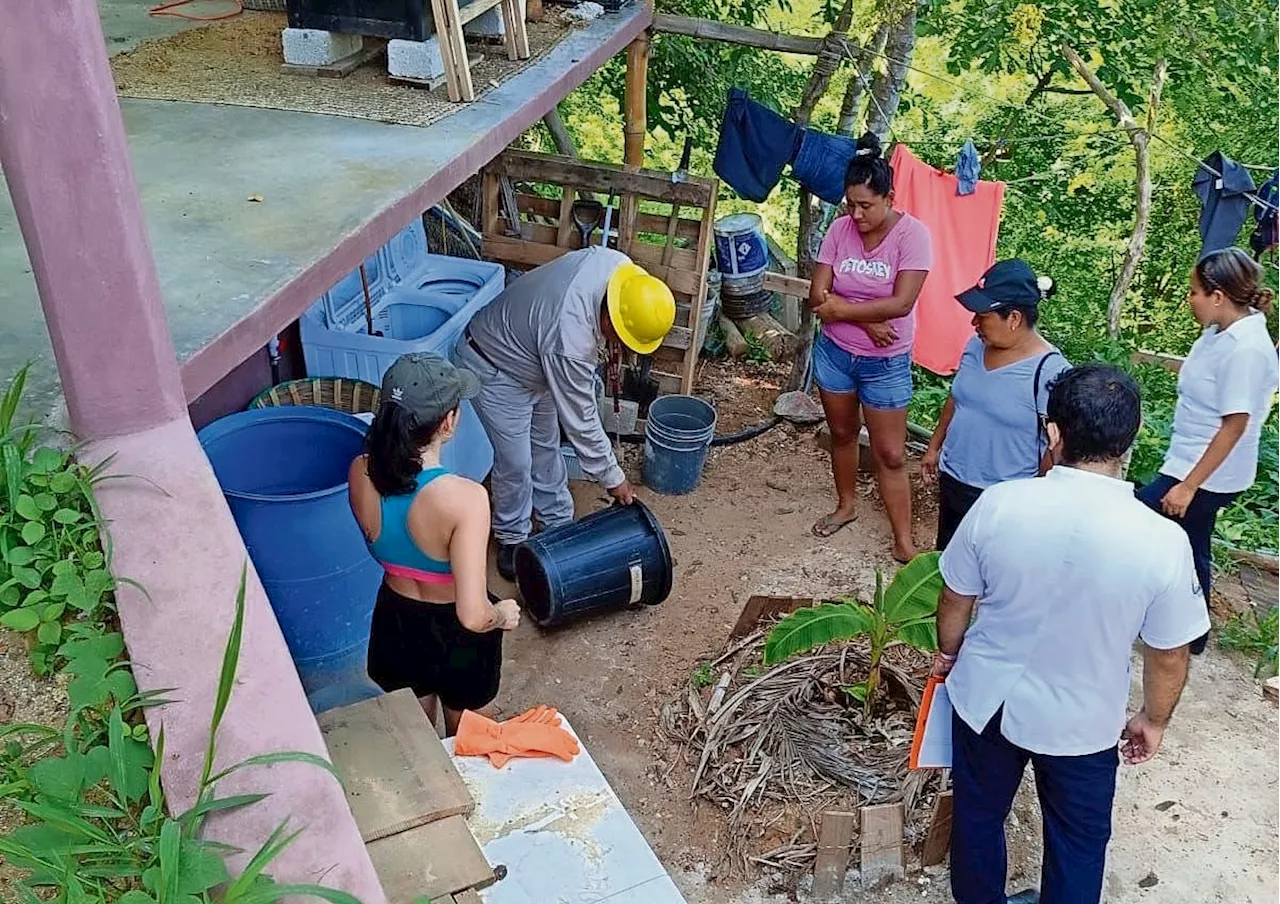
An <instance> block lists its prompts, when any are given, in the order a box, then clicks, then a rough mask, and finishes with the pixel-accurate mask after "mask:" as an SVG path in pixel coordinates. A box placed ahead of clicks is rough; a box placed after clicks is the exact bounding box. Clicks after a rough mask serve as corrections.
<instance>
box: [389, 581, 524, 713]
mask: <svg viewBox="0 0 1280 904" xmlns="http://www.w3.org/2000/svg"><path fill="white" fill-rule="evenodd" d="M502 633H503V632H502V631H498V630H494V631H486V632H485V633H484V634H476V633H475V632H474V631H468V630H467V629H466V628H464V627H463V626H462V622H460V621H458V612H457V608H456V607H455V606H454V605H453V604H452V603H424V602H421V601H419V600H413V599H409V598H408V597H406V596H401V595H400V594H398V593H396V592H395V591H394V590H392V589H391V588H390V587H388V586H387V585H386V584H383V585H382V589H381V590H379V591H378V602H377V605H375V606H374V607H373V626H372V628H371V630H370V634H369V677H370V678H372V679H373V680H374V682H376V683H377V685H378V686H379V687H381V688H382V689H383V690H384V691H387V692H390V691H398V690H400V689H401V688H405V687H411V688H413V692H414V694H416V695H417V696H419V697H427V696H431V695H435V696H437V697H439V698H440V702H441V703H443V704H444V705H445V706H447V707H448V708H449V709H453V710H463V709H471V710H475V709H479V708H480V707H482V706H485V705H486V704H488V703H489V702H491V701H492V700H493V698H494V697H496V696H498V682H499V680H500V679H501V677H502Z"/></svg>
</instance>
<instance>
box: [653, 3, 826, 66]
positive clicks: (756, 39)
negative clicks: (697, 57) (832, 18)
mask: <svg viewBox="0 0 1280 904" xmlns="http://www.w3.org/2000/svg"><path fill="white" fill-rule="evenodd" d="M653 30H654V31H655V32H658V33H659V34H670V35H688V36H689V37H691V38H702V39H704V40H708V41H724V42H726V43H729V44H741V45H742V46H744V47H759V48H760V49H761V50H776V51H778V52H780V53H802V54H807V55H809V56H816V55H817V54H819V53H821V51H822V47H823V42H824V40H825V39H823V38H806V37H801V36H798V35H783V34H778V33H777V32H772V31H765V30H764V29H762V28H750V27H749V26H746V25H729V24H727V23H725V22H717V21H714V20H712V19H698V18H694V17H693V16H673V15H668V14H666V13H658V14H657V15H655V16H654V17H653Z"/></svg>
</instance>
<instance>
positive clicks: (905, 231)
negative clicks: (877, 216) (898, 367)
mask: <svg viewBox="0 0 1280 904" xmlns="http://www.w3.org/2000/svg"><path fill="white" fill-rule="evenodd" d="M818 263H820V264H826V265H827V266H829V267H830V268H831V270H832V273H833V274H834V275H833V280H832V284H831V291H832V293H833V294H836V295H839V296H840V297H841V298H844V299H847V300H848V301H849V303H850V304H859V303H860V302H866V301H880V300H882V299H885V298H888V297H890V296H891V295H893V283H894V280H896V279H897V278H898V274H899V273H900V272H902V271H903V270H925V271H927V270H929V268H930V267H932V266H933V240H932V238H930V236H929V229H928V227H927V226H925V225H924V223H921V222H920V221H919V220H917V219H916V218H915V217H913V216H911V214H908V213H904V214H903V215H902V219H900V220H898V222H897V223H895V224H894V225H893V228H892V229H890V230H889V233H888V234H887V235H886V236H885V237H884V238H883V239H882V240H881V241H880V244H879V245H877V246H876V247H875V248H874V249H873V250H871V251H867V250H866V249H865V248H864V247H863V244H862V235H861V233H859V232H858V227H857V226H855V225H854V223H853V218H852V217H850V216H847V215H841V216H839V217H836V219H835V220H834V221H832V223H831V226H830V227H829V228H828V229H827V234H826V236H825V237H824V238H823V240H822V249H821V250H820V251H819V252H818ZM888 323H889V324H890V325H891V326H892V327H893V329H894V330H895V331H896V332H897V334H898V339H897V341H896V342H894V343H893V344H892V345H887V346H885V347H883V348H881V347H880V346H878V345H876V344H875V342H873V341H872V339H871V336H870V335H868V334H867V331H866V329H865V328H864V327H863V326H862V324H860V323H827V324H824V325H823V327H822V332H823V333H824V334H826V335H827V336H829V337H830V338H831V341H832V342H834V343H835V344H836V345H838V346H840V347H841V348H842V349H844V350H845V351H847V352H849V353H850V354H854V355H865V356H867V357H869V358H892V357H894V356H896V355H901V354H904V353H906V352H910V351H911V345H912V342H913V341H914V339H915V331H916V312H915V309H914V308H912V310H911V311H910V312H908V313H907V315H906V316H904V317H898V318H895V319H894V320H890V321H888Z"/></svg>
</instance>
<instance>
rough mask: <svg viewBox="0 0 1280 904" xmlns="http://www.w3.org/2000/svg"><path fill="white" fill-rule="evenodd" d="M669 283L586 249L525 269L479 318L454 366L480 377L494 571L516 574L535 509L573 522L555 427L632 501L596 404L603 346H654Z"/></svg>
mask: <svg viewBox="0 0 1280 904" xmlns="http://www.w3.org/2000/svg"><path fill="white" fill-rule="evenodd" d="M675 315H676V305H675V299H674V298H673V297H672V295H671V290H670V289H668V288H667V286H666V285H665V284H663V282H662V281H661V280H659V279H657V278H656V277H653V276H650V275H649V274H648V273H646V272H645V271H644V270H643V269H641V268H640V267H638V266H636V265H635V264H633V263H632V262H631V260H630V259H629V258H628V257H627V256H626V255H625V254H623V253H621V252H620V251H614V250H613V249H611V248H601V247H596V246H592V247H589V248H583V249H581V250H579V251H570V252H569V253H567V254H565V255H562V256H561V257H558V258H556V259H555V260H553V261H551V262H549V263H546V264H543V265H542V266H541V267H538V268H536V269H534V270H530V271H529V272H528V273H525V274H524V275H523V276H521V277H520V278H518V279H517V280H515V281H514V282H512V283H511V285H509V286H507V288H506V290H505V291H504V292H503V293H502V294H501V295H499V296H498V297H497V298H495V299H494V300H493V301H492V302H490V304H489V305H488V306H487V307H485V308H484V309H483V310H482V311H480V313H479V314H477V315H476V316H475V317H474V318H473V319H472V321H471V323H470V325H468V327H467V331H466V333H465V335H464V336H463V339H462V341H461V342H459V343H458V349H457V351H456V352H455V355H454V359H455V363H456V364H457V365H458V366H460V367H465V368H466V369H467V370H470V371H471V372H472V373H474V374H475V375H476V376H477V377H478V378H479V379H480V384H481V391H480V394H479V395H478V396H477V397H476V398H475V399H473V400H472V404H473V405H475V409H476V413H477V414H478V415H479V416H480V421H481V423H483V424H484V429H485V432H486V433H488V435H489V441H490V442H491V443H492V444H493V472H492V479H491V492H492V497H493V499H492V504H493V534H494V537H495V538H496V539H497V541H498V570H499V571H500V572H501V573H502V575H503V577H505V578H507V579H508V580H512V579H513V574H514V559H515V548H516V546H517V545H519V544H520V543H522V542H523V541H524V540H526V539H527V538H528V536H529V532H530V530H531V526H532V520H531V519H532V516H533V515H534V513H536V514H537V516H538V520H539V521H540V522H541V523H542V525H543V526H545V527H555V526H556V525H559V524H564V523H567V522H569V521H572V520H573V499H572V497H571V496H570V495H569V483H568V474H567V472H566V471H565V466H564V459H563V458H561V456H560V429H561V426H563V427H564V432H565V435H566V436H568V438H569V442H570V443H572V445H573V448H574V451H575V452H577V455H578V462H579V464H580V465H581V466H582V469H583V470H584V471H585V472H586V473H587V475H588V476H590V477H591V478H592V479H593V480H596V481H597V482H599V484H600V485H601V486H603V487H604V488H605V489H606V490H608V491H609V494H610V495H611V496H613V498H614V499H616V500H618V501H619V502H622V503H625V504H630V503H631V500H632V493H631V485H630V484H629V483H628V482H627V478H626V475H625V474H624V473H623V472H622V468H621V467H619V466H618V460H617V458H616V457H615V456H614V454H613V446H612V445H611V444H610V442H609V438H608V436H607V435H606V434H605V431H604V426H603V425H602V424H601V422H600V413H599V411H598V410H597V407H596V367H597V365H598V363H599V355H600V345H601V343H602V341H606V342H621V343H622V344H624V345H626V346H627V347H628V348H630V349H632V350H633V351H635V352H638V353H640V354H642V355H648V354H651V353H653V352H654V351H655V350H656V349H657V348H658V346H660V345H661V344H662V340H663V338H664V337H665V336H666V335H667V333H668V331H670V329H671V324H672V322H673V321H674V320H675Z"/></svg>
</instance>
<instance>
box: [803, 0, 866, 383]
mask: <svg viewBox="0 0 1280 904" xmlns="http://www.w3.org/2000/svg"><path fill="white" fill-rule="evenodd" d="M852 21H853V0H844V3H843V5H842V6H841V7H840V14H839V15H838V16H837V17H836V22H835V25H834V26H832V29H831V33H830V34H828V35H827V36H826V38H825V39H824V40H823V46H822V50H820V51H819V52H818V58H817V59H816V60H815V61H814V63H813V71H812V73H811V74H810V75H809V84H808V85H807V86H806V87H805V91H804V95H803V96H802V97H801V99H800V104H799V106H797V107H796V109H795V112H794V113H792V114H791V118H792V119H794V120H795V121H796V123H797V124H798V125H801V126H805V125H808V124H809V119H810V118H811V117H812V116H813V108H814V107H816V106H817V105H818V100H819V99H821V97H822V95H824V94H826V93H827V87H828V86H829V85H830V84H831V77H832V76H833V75H835V73H836V70H837V69H838V68H840V61H841V60H842V59H844V58H845V56H846V55H847V54H848V40H847V33H848V31H849V25H850V24H851V23H852ZM814 224H815V217H814V198H813V195H811V194H810V193H809V192H807V191H805V190H804V189H801V190H800V231H799V233H798V234H797V237H796V272H797V273H798V274H799V275H800V276H802V277H804V278H805V279H808V278H809V277H810V276H812V275H813V251H812V243H813V232H814ZM812 344H813V311H811V310H810V309H809V305H808V304H807V303H806V302H804V301H802V302H801V304H800V347H799V349H798V350H797V351H796V357H795V361H794V362H793V363H792V365H791V376H790V378H789V379H788V380H787V389H798V388H800V384H801V382H803V380H804V375H805V369H806V368H807V366H808V361H809V348H810V346H811V345H812Z"/></svg>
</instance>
